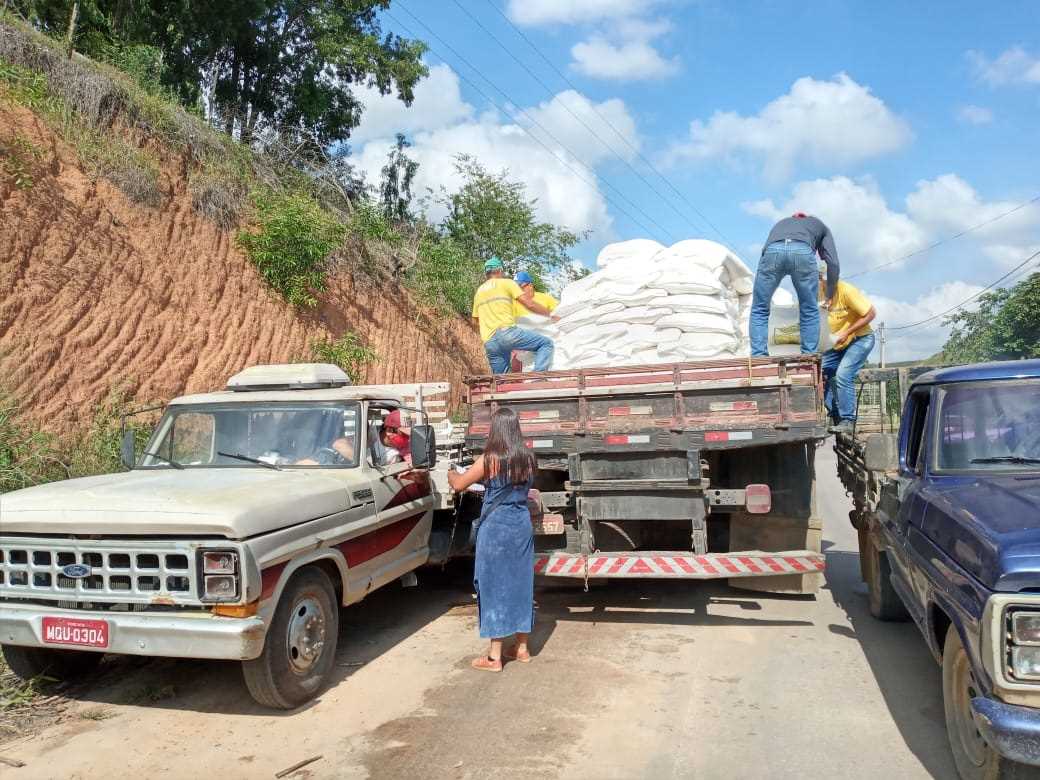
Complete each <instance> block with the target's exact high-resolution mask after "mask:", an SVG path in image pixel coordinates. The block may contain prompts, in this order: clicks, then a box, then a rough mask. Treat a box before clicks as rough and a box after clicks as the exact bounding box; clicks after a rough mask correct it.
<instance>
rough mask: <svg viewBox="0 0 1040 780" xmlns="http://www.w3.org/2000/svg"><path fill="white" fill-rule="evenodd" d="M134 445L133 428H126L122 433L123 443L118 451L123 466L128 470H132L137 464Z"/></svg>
mask: <svg viewBox="0 0 1040 780" xmlns="http://www.w3.org/2000/svg"><path fill="white" fill-rule="evenodd" d="M134 444H135V441H134V430H133V428H127V429H126V430H125V431H123V442H122V444H121V446H120V450H119V451H120V456H121V459H122V461H123V465H124V466H126V467H127V468H128V469H132V468H133V467H134V465H136V463H137V458H136V457H135V455H134Z"/></svg>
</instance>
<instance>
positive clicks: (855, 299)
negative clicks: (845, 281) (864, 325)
mask: <svg viewBox="0 0 1040 780" xmlns="http://www.w3.org/2000/svg"><path fill="white" fill-rule="evenodd" d="M845 303H846V308H848V310H849V311H851V312H853V313H855V314H856V318H857V319H859V318H860V317H865V316H866V314H867V312H868V311H870V301H868V300H867V296H865V295H864V294H863V293H861V292H860V291H859V290H858V289H856V288H855V287H853V286H852V285H851V284H850V285H848V286H847V287H846V288H845Z"/></svg>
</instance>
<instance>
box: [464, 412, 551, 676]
mask: <svg viewBox="0 0 1040 780" xmlns="http://www.w3.org/2000/svg"><path fill="white" fill-rule="evenodd" d="M536 468H537V461H536V460H535V457H534V454H533V453H532V452H531V451H530V450H529V449H527V447H526V446H524V438H523V434H522V433H521V432H520V421H519V420H518V419H517V416H516V413H515V412H514V411H513V410H512V409H504V408H503V409H499V410H497V411H496V412H495V413H494V415H493V416H492V417H491V431H490V433H489V434H488V440H487V446H486V447H485V448H484V454H483V455H481V456H480V457H479V458H477V460H476V462H475V463H474V464H473V465H472V466H470V467H469V468H468V469H467V470H466V471H465V473H462V474H458V473H456V472H450V473H449V474H448V481H449V482H450V483H451V487H452V489H453V490H456V491H462V490H465V489H466V488H467V487H469V486H470V485H472V484H473V483H475V482H483V483H484V505H483V508H482V509H481V512H480V520H479V524H478V526H477V551H476V564H475V566H474V574H473V585H474V588H475V589H476V591H477V611H478V614H479V616H480V636H482V637H484V638H486V639H490V640H491V646H490V648H489V649H488V652H487V655H484V656H481V657H480V658H476V659H474V660H473V668H474V669H480V670H482V671H487V672H500V671H502V661H503V659H505V660H514V659H515V660H517V661H521V662H523V663H527V662H529V661H530V660H531V654H530V652H529V651H528V649H527V635H528V634H529V633H530V632H531V628H532V625H533V624H534V534H533V533H532V530H531V513H530V511H529V510H528V508H527V493H528V491H529V490H530V488H531V484H532V483H533V481H534V473H535V469H536ZM514 635H515V637H516V640H515V643H514V646H513V647H512V648H510V649H509V650H507V651H506V652H505V653H503V649H502V644H503V642H504V640H505V639H507V638H508V637H511V636H514Z"/></svg>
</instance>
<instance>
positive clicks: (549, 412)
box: [516, 409, 560, 420]
mask: <svg viewBox="0 0 1040 780" xmlns="http://www.w3.org/2000/svg"><path fill="white" fill-rule="evenodd" d="M516 416H517V417H518V418H519V419H521V420H557V419H559V417H560V412H559V410H558V409H536V410H534V411H527V412H517V414H516Z"/></svg>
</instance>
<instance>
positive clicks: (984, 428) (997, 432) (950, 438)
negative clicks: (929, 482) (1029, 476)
mask: <svg viewBox="0 0 1040 780" xmlns="http://www.w3.org/2000/svg"><path fill="white" fill-rule="evenodd" d="M938 434H939V447H938V454H937V462H936V465H937V467H938V468H939V469H940V470H951V471H963V470H987V471H990V470H1026V469H1028V470H1034V471H1035V470H1036V468H1037V465H1036V463H1035V462H1032V463H1030V461H1031V460H1032V461H1035V460H1036V459H1038V458H1040V385H1038V384H1037V383H1036V382H1023V383H1011V382H1000V383H992V384H990V383H978V384H963V385H951V386H949V387H947V388H946V389H945V390H944V393H943V400H942V407H941V412H940V420H939V430H938Z"/></svg>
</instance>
